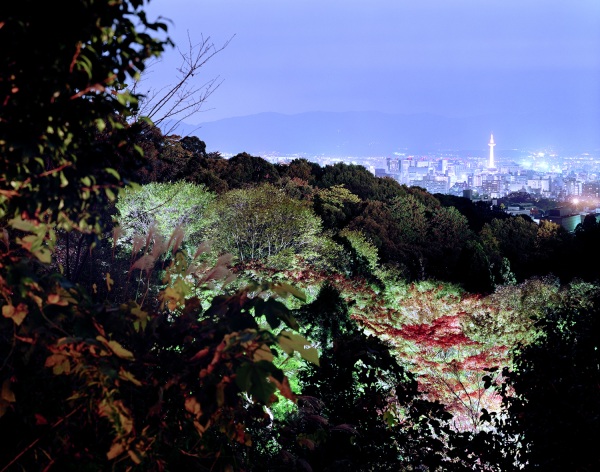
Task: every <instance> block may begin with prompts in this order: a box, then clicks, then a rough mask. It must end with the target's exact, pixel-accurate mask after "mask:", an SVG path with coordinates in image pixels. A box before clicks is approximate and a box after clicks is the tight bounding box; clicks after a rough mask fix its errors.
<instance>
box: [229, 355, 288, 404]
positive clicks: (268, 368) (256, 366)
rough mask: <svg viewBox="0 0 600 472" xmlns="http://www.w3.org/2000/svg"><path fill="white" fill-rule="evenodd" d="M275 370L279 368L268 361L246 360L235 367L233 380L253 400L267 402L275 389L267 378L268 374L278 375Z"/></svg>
mask: <svg viewBox="0 0 600 472" xmlns="http://www.w3.org/2000/svg"><path fill="white" fill-rule="evenodd" d="M277 371H279V369H277V367H275V366H274V365H273V364H272V363H271V362H268V361H259V362H256V363H250V362H248V363H246V364H243V365H242V366H240V367H239V368H238V369H237V371H236V377H235V381H236V383H237V386H238V387H239V388H240V389H241V390H243V391H245V392H248V393H249V394H250V395H251V396H252V397H253V398H254V399H255V400H258V401H260V402H261V403H265V404H269V403H270V400H271V397H272V395H273V394H274V393H275V390H277V386H276V385H275V384H274V383H273V382H271V381H270V380H269V375H271V374H275V375H277V376H278V377H280V375H279V374H278V372H277ZM275 375H273V377H275ZM275 378H277V377H275Z"/></svg>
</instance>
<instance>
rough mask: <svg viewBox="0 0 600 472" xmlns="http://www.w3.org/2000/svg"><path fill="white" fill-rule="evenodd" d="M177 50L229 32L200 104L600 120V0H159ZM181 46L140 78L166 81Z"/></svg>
mask: <svg viewBox="0 0 600 472" xmlns="http://www.w3.org/2000/svg"><path fill="white" fill-rule="evenodd" d="M149 12H150V16H151V17H156V16H157V15H159V14H160V15H162V16H163V17H165V18H168V19H170V20H172V22H173V24H172V25H171V26H170V36H171V37H172V38H173V40H174V41H175V43H176V45H177V46H178V47H180V48H182V49H186V48H187V46H188V39H187V37H188V34H189V36H190V38H191V40H192V42H193V43H196V42H199V41H200V40H201V38H202V37H204V38H207V37H210V39H211V41H212V42H214V44H215V46H217V47H218V46H221V45H223V44H224V43H225V42H226V41H227V40H229V39H230V38H233V39H232V40H231V42H230V43H229V45H228V46H227V47H226V48H225V49H224V50H223V51H221V52H220V53H219V54H217V55H216V56H215V57H214V58H213V59H212V60H211V61H210V62H209V63H208V64H207V65H206V66H205V67H204V68H203V69H202V72H201V74H200V75H199V76H198V77H195V79H196V80H197V82H196V84H197V85H201V84H202V83H204V82H205V81H207V80H209V79H212V78H216V77H218V78H219V80H222V83H221V86H220V87H219V89H218V90H217V91H216V92H215V93H214V94H213V95H212V96H211V97H210V99H209V100H208V102H207V103H206V106H205V110H206V111H204V112H203V113H200V114H198V115H196V116H195V117H194V118H193V119H191V120H189V121H190V122H191V123H194V122H207V121H214V120H218V119H221V118H227V117H234V116H243V115H250V114H254V113H259V112H280V113H286V114H295V113H300V112H307V111H381V112H387V113H403V114H404V113H433V114H438V115H443V116H447V117H466V116H472V115H477V114H481V113H489V112H514V113H527V112H540V111H542V112H544V111H548V112H552V113H557V112H558V113H562V112H565V114H568V113H572V112H574V111H582V110H583V111H585V112H586V113H588V112H589V113H591V114H592V115H593V116H595V117H597V118H598V120H599V122H598V124H599V126H598V129H599V130H600V1H598V0H569V1H565V0H410V1H409V0H370V1H368V2H367V1H364V0H361V1H356V0H297V1H289V0H255V1H248V0H203V1H197V0H196V1H194V0H153V1H151V2H150V8H149ZM177 58H178V54H177V51H176V50H170V51H169V52H168V53H167V54H166V56H165V58H164V60H163V62H162V63H161V64H159V65H155V66H154V67H152V68H151V72H150V73H149V74H148V75H146V77H145V79H144V82H143V83H142V87H141V88H140V90H145V89H147V88H154V89H157V88H160V87H162V86H164V85H167V84H169V83H172V82H174V77H175V68H176V66H177V64H178V59H177Z"/></svg>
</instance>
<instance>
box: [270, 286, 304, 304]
mask: <svg viewBox="0 0 600 472" xmlns="http://www.w3.org/2000/svg"><path fill="white" fill-rule="evenodd" d="M273 291H274V292H275V293H276V294H277V295H279V296H281V297H286V296H287V295H288V294H291V295H293V296H294V297H295V298H297V299H298V300H301V301H303V302H305V301H306V295H305V294H304V292H302V291H301V290H299V289H298V288H296V287H294V286H293V285H290V284H287V283H280V284H275V285H273Z"/></svg>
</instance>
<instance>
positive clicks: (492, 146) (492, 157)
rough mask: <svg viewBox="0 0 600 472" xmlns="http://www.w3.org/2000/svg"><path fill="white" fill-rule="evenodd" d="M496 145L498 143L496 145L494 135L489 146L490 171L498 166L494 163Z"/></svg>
mask: <svg viewBox="0 0 600 472" xmlns="http://www.w3.org/2000/svg"><path fill="white" fill-rule="evenodd" d="M495 145H496V143H494V135H493V134H492V135H491V136H490V142H489V144H488V146H489V147H490V161H489V162H488V168H489V169H495V168H496V164H495V163H494V146H495Z"/></svg>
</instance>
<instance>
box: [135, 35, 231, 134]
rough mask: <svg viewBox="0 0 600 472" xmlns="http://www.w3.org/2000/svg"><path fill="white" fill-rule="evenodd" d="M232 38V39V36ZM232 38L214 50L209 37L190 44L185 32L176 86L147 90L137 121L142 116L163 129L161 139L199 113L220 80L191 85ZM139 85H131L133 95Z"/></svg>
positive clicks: (138, 83)
mask: <svg viewBox="0 0 600 472" xmlns="http://www.w3.org/2000/svg"><path fill="white" fill-rule="evenodd" d="M234 36H235V35H234ZM234 36H232V37H231V38H230V39H229V40H227V41H226V42H225V43H224V44H223V45H222V46H220V47H216V46H215V45H214V44H213V43H212V42H211V40H210V37H207V38H204V37H203V36H202V37H201V40H200V42H199V43H197V44H193V43H192V40H191V38H190V35H189V32H188V49H187V51H182V50H181V49H178V52H179V55H180V57H181V65H180V66H179V67H178V68H177V76H176V79H177V82H176V83H175V84H174V85H168V86H165V87H163V88H162V89H160V90H149V91H148V92H147V93H146V94H145V95H144V98H142V99H141V100H140V108H139V111H138V115H137V116H135V117H134V118H135V119H136V120H137V119H139V118H140V117H142V116H145V117H148V118H150V120H151V121H152V122H153V123H154V125H155V126H160V125H163V126H166V128H165V129H163V134H164V135H169V134H172V133H173V132H174V131H175V129H176V128H177V127H178V126H179V125H180V124H181V122H182V121H184V120H185V119H186V118H189V117H190V116H192V115H194V114H196V113H199V112H201V111H206V110H203V109H202V107H203V105H204V104H205V102H206V101H207V100H208V98H209V97H210V96H211V95H212V94H213V93H214V92H215V91H216V90H217V89H218V88H219V86H220V85H221V84H222V83H223V80H222V79H220V78H219V77H218V76H217V77H216V78H213V79H210V80H208V81H205V82H204V83H202V84H201V85H194V84H193V81H194V80H195V79H196V77H197V76H198V75H199V71H200V69H201V68H202V67H203V66H204V65H206V63H207V62H208V61H209V60H210V59H212V58H213V57H214V56H215V55H216V54H218V53H219V52H221V51H222V50H223V49H225V48H226V47H227V46H228V45H229V43H230V42H231V41H232V40H233V38H234ZM139 86H140V81H138V82H136V83H135V84H134V85H133V91H134V92H136V89H137V88H139Z"/></svg>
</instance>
